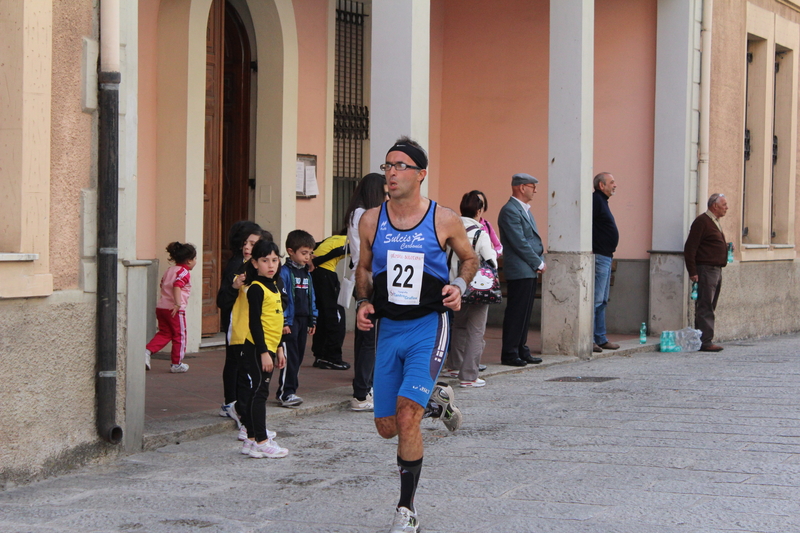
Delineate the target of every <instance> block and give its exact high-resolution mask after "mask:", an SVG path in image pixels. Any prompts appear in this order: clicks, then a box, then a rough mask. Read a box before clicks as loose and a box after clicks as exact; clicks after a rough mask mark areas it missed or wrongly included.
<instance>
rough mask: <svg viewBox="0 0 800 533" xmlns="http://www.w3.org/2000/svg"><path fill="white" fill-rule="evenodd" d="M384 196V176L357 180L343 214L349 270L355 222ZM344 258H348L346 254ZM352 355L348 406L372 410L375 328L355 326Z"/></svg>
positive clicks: (356, 248)
mask: <svg viewBox="0 0 800 533" xmlns="http://www.w3.org/2000/svg"><path fill="white" fill-rule="evenodd" d="M385 199H386V178H385V177H384V175H383V174H377V173H375V172H373V173H370V174H367V175H366V176H364V177H363V178H361V181H359V182H358V186H357V187H356V190H355V191H353V196H352V197H351V199H350V205H349V206H348V208H347V212H346V213H345V215H344V223H345V225H346V226H347V240H348V245H347V246H348V249H349V253H350V258H349V260H350V261H351V268H352V273H351V274H350V275H351V276H353V278H355V275H356V273H355V269H356V266H357V265H358V260H359V258H360V256H361V254H360V252H361V239H360V238H359V235H358V223H359V222H360V221H361V215H363V214H364V213H365V212H366V211H367V209H372V208H373V207H378V206H379V205H381V203H383V201H384V200H385ZM345 260H348V259H347V258H346V259H345ZM354 342H355V354H354V356H355V358H354V360H353V373H354V377H353V398H352V399H351V400H350V409H352V410H353V411H372V408H373V404H372V392H371V391H372V371H373V369H374V367H375V328H372V329H371V330H369V331H361V330H360V329H358V328H356V329H355V339H354Z"/></svg>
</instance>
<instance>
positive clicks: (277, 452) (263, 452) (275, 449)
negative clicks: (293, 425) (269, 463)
mask: <svg viewBox="0 0 800 533" xmlns="http://www.w3.org/2000/svg"><path fill="white" fill-rule="evenodd" d="M287 455H289V450H287V449H286V448H281V447H280V446H278V443H277V442H275V441H274V440H272V439H267V440H266V441H264V442H262V443H261V444H258V443H254V444H253V445H252V446H251V447H250V457H254V458H255V459H263V458H264V457H269V458H270V459H279V458H281V457H286V456H287Z"/></svg>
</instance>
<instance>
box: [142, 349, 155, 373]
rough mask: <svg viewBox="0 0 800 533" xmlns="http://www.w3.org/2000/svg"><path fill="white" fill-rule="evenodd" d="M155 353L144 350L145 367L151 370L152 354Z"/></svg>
mask: <svg viewBox="0 0 800 533" xmlns="http://www.w3.org/2000/svg"><path fill="white" fill-rule="evenodd" d="M151 355H153V354H152V353H150V350H145V351H144V369H145V370H150V356H151Z"/></svg>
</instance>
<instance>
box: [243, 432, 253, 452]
mask: <svg viewBox="0 0 800 533" xmlns="http://www.w3.org/2000/svg"><path fill="white" fill-rule="evenodd" d="M255 443H256V441H254V440H250V439H248V438H247V435H245V438H244V442H242V455H250V449H251V448H252V447H253V446H254V445H255Z"/></svg>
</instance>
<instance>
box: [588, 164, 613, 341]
mask: <svg viewBox="0 0 800 533" xmlns="http://www.w3.org/2000/svg"><path fill="white" fill-rule="evenodd" d="M593 184H594V194H593V196H592V252H593V253H594V346H593V348H592V349H593V351H595V352H602V351H603V350H604V349H605V350H616V349H617V348H619V344H614V343H613V342H609V340H608V337H606V307H607V306H608V294H609V292H610V290H611V260H612V259H613V257H614V252H616V251H617V244H619V231H618V230H617V223H616V221H615V220H614V215H612V214H611V209H609V208H608V199H609V198H611V197H612V196H613V195H614V192H615V191H616V190H617V183H616V182H615V181H614V176H612V175H611V174H610V173H608V172H601V173H600V174H598V175H597V176H595V177H594V182H593Z"/></svg>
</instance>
